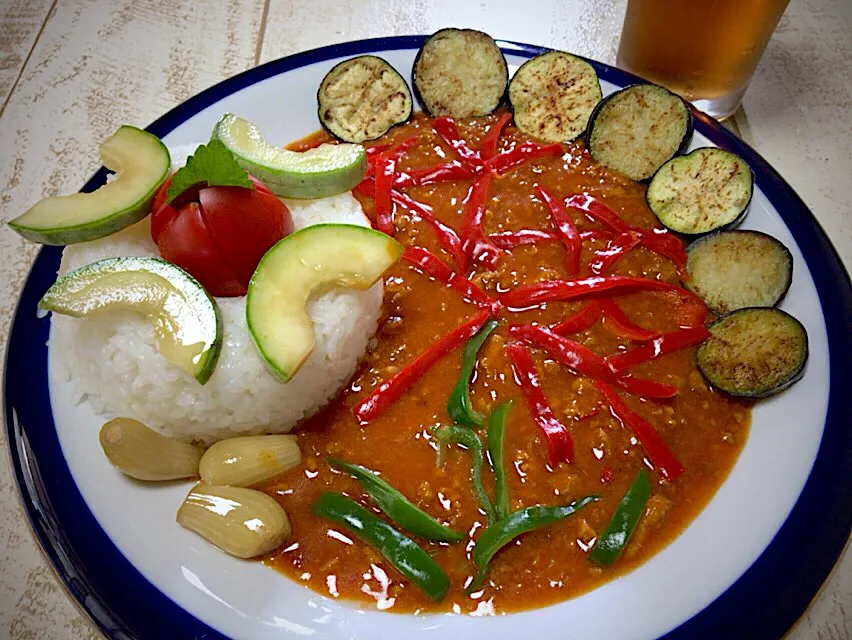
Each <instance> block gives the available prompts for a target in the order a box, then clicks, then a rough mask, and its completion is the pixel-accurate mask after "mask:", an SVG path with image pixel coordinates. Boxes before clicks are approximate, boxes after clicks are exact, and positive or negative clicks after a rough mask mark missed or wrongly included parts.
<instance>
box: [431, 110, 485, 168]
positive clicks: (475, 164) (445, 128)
mask: <svg viewBox="0 0 852 640" xmlns="http://www.w3.org/2000/svg"><path fill="white" fill-rule="evenodd" d="M432 128H433V129H434V130H435V133H437V134H438V135H439V136H440V137H441V139H442V140H443V141H444V142H446V143H447V144H448V145H450V147H451V148H452V149H453V151H455V152H456V155H458V157H459V159H460V160H461V163H462V164H463V165H465V166H467V167H468V168H470V169H471V170H472V171H473V172H475V173H479V172H481V171H482V170H484V169H485V161H484V160H483V159H482V158H480V157H479V153H477V152H476V151H474V150H473V149H471V148H470V147H469V146H468V145H467V142H465V141H464V140H462V138H461V135H459V130H458V127H457V126H456V122H455V120H453V119H452V118H448V117H446V116H441V117H440V118H435V119H434V120H432Z"/></svg>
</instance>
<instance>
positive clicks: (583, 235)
mask: <svg viewBox="0 0 852 640" xmlns="http://www.w3.org/2000/svg"><path fill="white" fill-rule="evenodd" d="M614 237H615V235H614V234H613V233H612V232H611V231H604V230H603V229H589V230H588V231H581V232H580V239H581V240H606V241H610V240H612V239H613V238H614Z"/></svg>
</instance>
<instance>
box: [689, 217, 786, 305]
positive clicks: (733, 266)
mask: <svg viewBox="0 0 852 640" xmlns="http://www.w3.org/2000/svg"><path fill="white" fill-rule="evenodd" d="M687 256H688V258H687V261H686V271H687V273H688V274H689V280H688V281H687V282H686V286H687V287H688V288H689V289H691V290H692V291H694V292H695V293H696V294H697V295H698V296H699V297H700V298H701V299H702V300H704V302H705V303H707V306H708V307H709V308H710V310H711V311H713V312H714V313H716V314H718V315H724V314H726V313H730V312H731V311H736V310H737V309H742V308H745V307H774V306H775V305H776V304H778V303H779V302H780V301H781V299H782V298H783V297H784V295H785V294H786V293H787V290H788V289H789V288H790V283H791V282H792V281H793V256H792V255H791V254H790V251H789V249H787V247H785V246H784V245H783V244H781V243H780V242H779V241H778V240H776V239H775V238H773V237H772V236H770V235H767V234H765V233H761V232H760V231H720V232H717V233H714V234H711V235H709V236H705V237H703V238H700V239H699V240H696V241H695V242H693V243H692V244H691V245H689V248H688V249H687Z"/></svg>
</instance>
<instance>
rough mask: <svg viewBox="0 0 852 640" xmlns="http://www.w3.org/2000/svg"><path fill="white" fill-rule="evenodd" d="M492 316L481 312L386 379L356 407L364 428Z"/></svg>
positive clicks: (354, 410)
mask: <svg viewBox="0 0 852 640" xmlns="http://www.w3.org/2000/svg"><path fill="white" fill-rule="evenodd" d="M490 315H491V312H490V311H480V312H479V313H477V314H476V315H475V316H473V317H472V318H471V319H470V320H468V321H467V322H465V323H464V324H462V325H461V326H459V327H457V328H455V329H453V330H452V331H451V332H450V333H448V334H447V335H445V336H443V337H442V338H440V339H438V340H437V341H435V342H433V343H432V344H431V345H430V346H429V347H428V348H427V349H426V351H424V352H423V353H421V354H420V355H418V356H417V357H416V358H414V360H412V361H411V362H410V363H408V364H407V365H406V366H405V367H403V369H402V370H400V371H399V372H398V373H397V374H395V375H394V376H392V377H391V378H390V379H388V380H385V381H384V382H383V383H382V384H380V385H379V386H378V387H377V388H376V389H375V390H373V392H372V393H370V395H368V396H367V397H366V398H364V399H363V400H361V402H359V403H358V404H356V405H355V407H354V408H353V412H354V414H355V417H356V418H357V420H358V423H359V424H360V425H361V426H364V425H366V424H368V423H369V422H370V421H371V420H374V419H375V418H377V417H378V416H379V415H381V414H382V413H384V411H385V410H386V409H387V408H388V407H389V406H390V405H392V404H393V403H394V402H396V401H397V400H399V398H400V397H401V396H402V395H403V394H404V393H405V392H406V391H408V390H409V389H410V388H411V387H412V386H413V385H414V383H415V382H417V381H418V380H419V379H420V378H421V377H423V375H424V374H425V373H426V372H427V371H429V369H431V368H432V367H433V366H434V365H435V363H436V362H438V360H440V359H441V358H442V357H444V356H445V355H446V354H448V353H449V352H450V351H454V350H455V349H458V348H459V347H460V346H462V345H463V344H464V343H465V342H467V341H468V340H470V339H471V338H472V337H473V336H474V335H476V332H477V331H479V328H480V327H481V326H482V325H483V324H485V322H486V321H487V320H488V318H489V316H490Z"/></svg>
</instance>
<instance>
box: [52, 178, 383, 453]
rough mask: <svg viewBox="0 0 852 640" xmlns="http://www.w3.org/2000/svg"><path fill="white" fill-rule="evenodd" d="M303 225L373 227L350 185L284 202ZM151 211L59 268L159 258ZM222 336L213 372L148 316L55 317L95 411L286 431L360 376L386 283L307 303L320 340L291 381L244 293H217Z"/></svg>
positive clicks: (74, 378) (193, 433) (184, 428)
mask: <svg viewBox="0 0 852 640" xmlns="http://www.w3.org/2000/svg"><path fill="white" fill-rule="evenodd" d="M285 202H286V204H287V207H288V208H289V209H290V212H291V214H292V216H293V222H294V225H295V228H296V229H301V228H302V227H306V226H310V225H312V224H317V223H320V222H339V223H346V224H357V225H361V226H369V221H368V220H367V219H366V218H365V216H364V214H363V211H362V210H361V206H360V204H359V203H358V201H357V200H355V198H353V197H352V195H351V194H350V193H344V194H341V195H339V196H334V197H331V198H324V199H322V200H303V201H290V200H287V201H285ZM158 255H159V253H158V251H157V247H156V245H155V244H154V243H153V242H152V241H151V236H150V223H149V221H148V219H145V220H143V221H142V222H140V223H138V224H136V225H134V226H133V227H130V228H128V229H125V230H123V231H121V232H119V233H117V234H114V235H112V236H110V237H108V238H103V239H101V240H96V241H94V242H88V243H82V244H77V245H71V246H69V247H67V248H66V249H65V250H64V252H63V254H62V264H61V267H60V274H64V273H67V272H69V271H71V270H73V269H76V268H79V267H82V266H84V265H86V264H90V263H92V262H95V261H96V260H101V259H104V258H111V257H117V256H158ZM216 301H217V302H218V304H219V308H220V310H221V313H222V321H223V323H224V325H223V328H224V342H223V345H222V352H221V355H220V357H219V362H218V364H217V365H216V370H215V372H214V373H213V376H212V377H211V378H210V380H209V381H208V382H207V383H206V384H204V385H201V384H199V383H198V382H197V381H196V380H195V378H193V377H192V376H190V375H189V374H187V373H185V372H184V371H182V370H181V369H179V368H178V367H177V366H175V365H174V364H172V363H171V362H169V361H168V360H166V359H165V358H163V357H162V356H161V355H160V354H159V352H158V351H157V348H156V342H155V338H154V330H153V328H152V327H151V325H150V323H149V322H148V321H147V319H145V318H144V317H143V316H141V315H139V314H136V313H133V312H129V311H121V312H107V313H102V314H98V315H97V316H90V317H87V318H79V319H77V318H69V317H65V316H61V315H59V314H53V316H52V330H51V337H50V352H51V357H52V358H53V359H54V364H55V365H56V366H54V367H53V370H54V371H55V372H56V374H57V375H59V376H60V377H61V380H60V381H62V382H67V383H70V384H71V385H72V386H73V389H74V392H75V396H76V398H77V400H78V401H84V400H88V401H89V402H90V403H91V405H92V407H93V408H94V409H95V411H96V412H98V413H100V414H103V415H104V417H105V419H106V417H108V416H126V417H131V418H136V419H137V420H140V421H142V422H144V423H145V424H147V425H148V426H150V427H152V428H154V429H157V430H158V431H160V432H161V433H164V434H166V435H169V436H173V437H175V438H178V439H180V440H184V441H197V442H203V443H207V444H209V443H211V442H214V441H216V440H220V439H222V438H226V437H230V436H234V435H246V434H256V433H283V432H287V431H289V430H290V429H292V428H293V426H294V425H296V423H298V422H299V421H300V420H302V419H303V418H306V417H308V416H310V415H312V414H313V413H315V412H316V411H318V410H319V409H321V408H322V407H323V406H325V405H326V404H327V403H328V402H329V401H330V400H331V399H332V398H333V397H334V396H335V395H336V394H337V392H338V391H339V390H340V389H341V387H342V386H343V385H345V384H346V382H347V381H348V380H349V379H350V378H351V377H352V374H353V373H354V372H355V370H356V368H357V366H358V362H359V360H360V359H361V358H362V357H363V355H364V353H365V352H366V350H367V347H368V345H369V342H370V340H371V339H372V337H373V335H374V333H375V331H376V327H377V324H378V319H379V314H380V311H381V303H382V284H381V282H379V283H376V284H375V285H374V286H373V287H371V288H370V289H369V290H367V291H354V290H346V289H335V290H332V291H330V292H328V293H325V294H324V295H322V296H319V297H317V298H316V299H315V300H313V301H311V302H310V303H309V305H308V315H309V316H310V318H311V320H312V321H313V326H314V334H315V335H316V342H317V344H316V348H315V349H314V351H313V353H312V354H311V355H310V357H309V358H308V359H307V360H306V362H305V364H304V365H303V366H302V368H301V369H300V370H299V371H298V372H297V373H296V375H295V376H293V378H292V379H291V380H290V382H288V383H287V384H280V383H278V382H276V381H275V380H274V379H273V378H272V376H270V375H269V373H267V370H266V368H265V366H264V364H263V362H262V361H261V359H260V356H259V355H258V353H257V350H256V349H255V346H254V344H253V343H252V340H251V337H250V335H249V333H248V329H247V327H246V321H245V298H244V297H240V298H217V300H216Z"/></svg>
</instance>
